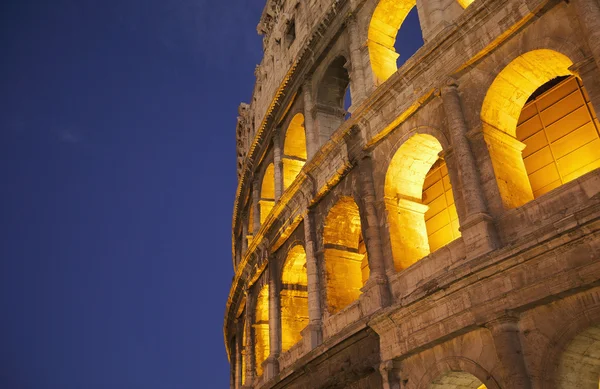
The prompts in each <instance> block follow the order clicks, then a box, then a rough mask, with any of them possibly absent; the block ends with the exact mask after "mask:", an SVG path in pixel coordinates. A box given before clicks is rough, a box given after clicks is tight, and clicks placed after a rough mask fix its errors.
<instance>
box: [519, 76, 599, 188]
mask: <svg viewBox="0 0 600 389" xmlns="http://www.w3.org/2000/svg"><path fill="white" fill-rule="evenodd" d="M598 128H599V127H598V119H597V118H596V114H595V113H594V110H593V108H592V105H591V103H590V102H589V98H588V97H587V94H586V92H585V88H583V86H582V85H581V82H580V81H579V80H578V79H577V78H576V77H573V76H571V77H569V78H567V79H566V80H564V81H562V82H561V83H559V84H558V85H556V86H555V87H553V88H552V89H550V90H548V91H547V92H545V93H543V94H542V95H540V96H538V97H537V98H535V99H534V100H533V101H531V102H529V103H527V104H526V105H525V107H523V110H522V111H521V116H520V117H519V122H518V125H517V139H518V140H520V141H522V142H523V143H525V145H526V147H525V149H524V150H523V160H524V162H525V169H526V170H527V175H528V177H529V181H530V183H531V189H532V190H533V195H534V197H538V196H540V195H542V194H544V193H546V192H548V191H550V190H552V189H554V188H556V187H558V186H560V185H562V184H564V183H567V182H569V181H571V180H573V179H575V178H577V177H580V176H581V175H583V174H585V173H587V172H590V171H592V170H594V169H597V168H598V167H600V138H599V135H598V134H599V131H598Z"/></svg>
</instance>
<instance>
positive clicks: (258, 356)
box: [253, 284, 270, 376]
mask: <svg viewBox="0 0 600 389" xmlns="http://www.w3.org/2000/svg"><path fill="white" fill-rule="evenodd" d="M253 327H254V356H255V362H256V375H257V376H260V375H261V374H262V372H263V368H262V364H263V362H264V361H265V360H266V359H267V357H268V356H269V353H270V350H269V285H268V284H266V285H264V286H263V287H262V288H261V289H260V292H259V293H258V297H257V299H256V309H255V316H254V325H253Z"/></svg>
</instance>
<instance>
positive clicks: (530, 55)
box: [481, 49, 572, 209]
mask: <svg viewBox="0 0 600 389" xmlns="http://www.w3.org/2000/svg"><path fill="white" fill-rule="evenodd" d="M571 65H572V62H571V60H570V59H569V58H568V57H566V56H565V55H563V54H561V53H558V52H556V51H552V50H548V49H541V50H533V51H530V52H527V53H525V54H523V55H521V56H519V57H517V58H516V59H514V60H513V61H512V62H511V63H509V64H508V65H507V66H506V67H505V68H504V69H503V70H502V71H501V72H500V73H499V74H498V76H496V78H495V79H494V82H493V83H492V85H491V86H490V88H489V89H488V92H487V93H486V96H485V99H484V101H483V105H482V108H481V120H482V123H483V134H484V139H485V141H486V144H487V147H488V151H489V154H490V157H491V160H492V165H493V167H494V173H495V176H496V182H497V184H498V189H499V192H500V196H501V199H502V202H503V205H504V207H505V208H507V209H510V208H515V207H518V206H521V205H523V204H525V203H527V202H529V201H531V200H533V197H534V196H533V191H532V188H531V184H530V181H529V177H528V176H527V171H526V168H525V165H524V162H523V157H522V151H523V149H524V147H525V145H524V144H523V143H521V142H520V141H519V140H517V139H516V138H515V136H516V129H517V123H518V119H519V116H520V114H521V110H522V108H523V106H524V104H525V102H526V101H527V99H528V98H529V96H531V94H532V93H533V92H535V91H536V90H537V89H538V88H539V87H540V86H542V85H543V84H545V83H547V82H548V81H550V80H552V79H553V78H555V77H558V76H566V75H569V74H570V71H569V69H568V68H569V66H571Z"/></svg>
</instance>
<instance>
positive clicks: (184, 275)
mask: <svg viewBox="0 0 600 389" xmlns="http://www.w3.org/2000/svg"><path fill="white" fill-rule="evenodd" d="M263 6H264V2H263V0H228V1H218V0H119V1H117V0H55V1H41V0H39V1H33V0H7V1H4V2H2V5H0V18H1V23H0V31H1V33H0V43H1V47H2V60H1V61H0V70H1V72H0V81H1V83H0V85H1V88H0V133H1V140H0V147H1V152H0V158H1V159H2V160H1V163H0V178H1V179H2V201H1V202H0V204H1V208H0V211H1V213H0V220H1V231H0V243H1V244H0V250H1V251H0V254H1V257H0V259H1V261H0V315H1V316H0V328H1V332H0V389H137V388H140V389H199V388H226V387H228V385H229V376H228V372H229V368H228V364H227V358H226V355H225V349H224V345H223V335H222V324H223V313H224V308H225V302H226V298H227V294H228V291H229V286H230V283H231V278H232V276H233V269H232V266H231V210H232V206H233V197H234V194H235V186H236V172H235V163H236V161H235V120H236V116H237V106H238V104H239V103H240V102H241V101H249V100H250V94H251V91H252V87H253V83H254V74H253V73H254V67H255V65H256V64H257V63H258V62H259V61H260V58H261V54H262V50H261V38H260V37H259V36H258V35H257V34H256V25H257V23H258V21H259V17H260V13H261V11H262V8H263ZM415 20H416V19H415ZM411 44H412V43H411ZM405 53H406V52H405ZM406 58H408V56H406V55H405V56H404V59H406Z"/></svg>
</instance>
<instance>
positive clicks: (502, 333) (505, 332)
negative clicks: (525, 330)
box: [485, 313, 531, 389]
mask: <svg viewBox="0 0 600 389" xmlns="http://www.w3.org/2000/svg"><path fill="white" fill-rule="evenodd" d="M485 326H486V327H487V328H488V329H489V330H490V332H491V333H492V337H493V339H494V346H495V347H496V354H497V355H498V360H499V361H500V365H501V369H502V373H503V374H502V376H503V380H504V385H503V387H507V388H511V389H530V388H531V381H530V379H529V374H528V373H527V368H526V366H525V360H524V358H523V350H522V347H521V340H520V338H519V333H520V330H519V318H518V316H516V315H515V314H512V313H507V314H506V315H503V316H501V317H499V318H497V319H495V320H492V321H490V322H489V323H487V324H486V325H485Z"/></svg>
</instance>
